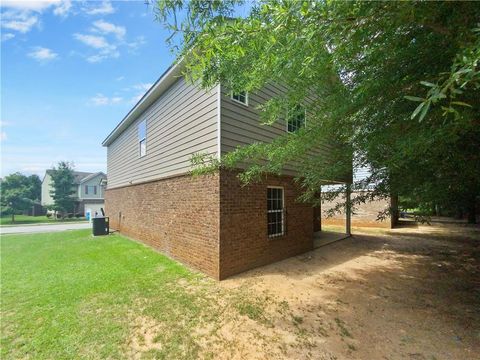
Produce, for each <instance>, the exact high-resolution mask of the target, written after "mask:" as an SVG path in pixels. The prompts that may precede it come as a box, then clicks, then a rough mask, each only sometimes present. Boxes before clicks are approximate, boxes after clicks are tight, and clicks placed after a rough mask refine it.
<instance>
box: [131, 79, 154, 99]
mask: <svg viewBox="0 0 480 360" xmlns="http://www.w3.org/2000/svg"><path fill="white" fill-rule="evenodd" d="M152 86H153V84H152V83H140V84H136V85H133V86H132V89H134V90H140V92H139V93H137V94H136V95H135V96H133V97H132V98H131V99H130V103H132V104H135V103H137V102H138V101H139V100H140V99H141V98H142V97H143V95H145V93H146V92H147V91H148V90H149V89H150V88H151V87H152Z"/></svg>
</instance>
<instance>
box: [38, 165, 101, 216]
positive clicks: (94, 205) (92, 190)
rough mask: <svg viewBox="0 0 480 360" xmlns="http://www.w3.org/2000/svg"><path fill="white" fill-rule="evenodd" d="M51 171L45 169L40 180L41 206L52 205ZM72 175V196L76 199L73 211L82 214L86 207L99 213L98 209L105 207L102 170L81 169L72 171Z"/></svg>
mask: <svg viewBox="0 0 480 360" xmlns="http://www.w3.org/2000/svg"><path fill="white" fill-rule="evenodd" d="M51 172H52V170H47V171H46V172H45V176H44V177H43V180H42V200H41V204H42V206H48V205H53V199H52V195H51V191H52V177H51ZM73 176H74V186H75V193H74V195H73V197H74V198H75V200H76V205H75V209H74V213H75V214H80V215H84V214H85V211H86V210H88V209H90V210H91V212H92V214H94V213H95V212H98V213H100V209H101V208H104V207H105V200H104V187H105V186H104V183H105V182H106V179H107V176H106V175H105V174H104V173H103V172H96V173H90V172H81V171H74V172H73Z"/></svg>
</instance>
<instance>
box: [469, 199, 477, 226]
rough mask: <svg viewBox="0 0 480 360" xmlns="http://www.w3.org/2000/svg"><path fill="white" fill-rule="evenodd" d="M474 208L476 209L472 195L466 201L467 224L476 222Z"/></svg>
mask: <svg viewBox="0 0 480 360" xmlns="http://www.w3.org/2000/svg"><path fill="white" fill-rule="evenodd" d="M475 210H476V206H475V197H474V198H472V199H471V200H470V201H469V202H468V209H467V212H468V217H467V221H468V223H469V224H476V223H477V214H476V211H475Z"/></svg>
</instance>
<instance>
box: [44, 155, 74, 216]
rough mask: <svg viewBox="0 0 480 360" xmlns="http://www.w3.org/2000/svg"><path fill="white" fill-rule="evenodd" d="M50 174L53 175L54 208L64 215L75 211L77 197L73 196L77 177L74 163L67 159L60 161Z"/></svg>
mask: <svg viewBox="0 0 480 360" xmlns="http://www.w3.org/2000/svg"><path fill="white" fill-rule="evenodd" d="M50 176H51V177H52V190H51V191H50V195H51V196H52V198H53V206H52V209H53V210H56V211H58V212H60V213H61V214H62V215H65V213H68V212H73V210H74V208H75V202H76V199H75V198H74V196H73V195H74V194H75V185H74V180H75V177H74V174H73V168H72V165H71V164H70V163H68V162H66V161H60V162H59V163H58V166H57V167H54V168H53V169H52V170H51V173H50Z"/></svg>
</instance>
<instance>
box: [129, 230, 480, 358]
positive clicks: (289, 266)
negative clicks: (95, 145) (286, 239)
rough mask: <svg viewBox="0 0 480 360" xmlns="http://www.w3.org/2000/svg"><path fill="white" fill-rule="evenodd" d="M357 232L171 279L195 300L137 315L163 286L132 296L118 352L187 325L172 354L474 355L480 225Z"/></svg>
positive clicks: (170, 336)
mask: <svg viewBox="0 0 480 360" xmlns="http://www.w3.org/2000/svg"><path fill="white" fill-rule="evenodd" d="M366 231H368V232H366V233H361V234H358V235H356V236H353V237H351V238H348V239H346V240H342V241H338V242H335V243H332V244H330V245H327V246H323V247H320V248H318V249H316V250H314V251H312V252H309V253H306V254H303V255H301V256H297V257H294V258H290V259H287V260H285V261H281V262H278V263H275V264H272V265H269V266H265V267H262V268H258V269H255V270H252V271H249V272H246V273H244V274H241V275H239V276H236V277H233V278H231V279H228V280H225V281H222V282H215V281H213V280H211V279H208V278H206V277H204V276H200V275H199V276H198V277H197V276H195V277H192V278H188V279H187V278H184V279H180V280H178V281H176V282H172V283H171V287H172V289H171V291H170V290H169V287H167V288H166V289H167V292H168V293H170V294H173V293H177V294H178V293H184V294H187V295H188V296H189V297H190V299H192V305H191V306H192V307H195V308H196V309H197V311H196V312H192V313H191V314H190V315H187V314H176V313H175V309H174V308H171V311H174V313H173V314H174V315H175V316H174V317H173V318H174V319H177V320H175V321H173V320H172V319H173V318H172V319H170V316H167V315H165V314H164V311H160V312H159V313H158V314H156V318H155V317H152V316H146V315H145V314H146V312H145V311H146V310H148V307H147V306H149V307H151V308H153V309H157V308H161V305H160V304H161V301H159V299H160V298H161V296H164V295H162V294H159V295H158V296H159V298H158V299H157V300H155V299H154V300H155V301H153V300H149V301H147V300H145V304H142V303H138V304H134V305H135V306H134V307H133V308H134V309H135V311H132V314H131V315H132V321H131V326H130V329H131V332H130V336H129V337H128V339H127V341H126V348H127V350H126V351H125V355H126V356H127V357H128V358H134V359H139V358H142V359H143V358H157V357H161V356H160V354H163V353H168V352H167V351H166V350H168V349H167V347H169V346H171V344H172V342H175V341H177V342H178V338H179V336H180V335H181V334H188V336H186V337H185V336H183V335H182V338H183V339H188V341H189V344H187V345H185V344H183V345H182V343H178V344H177V345H176V346H177V347H178V349H176V350H175V351H176V354H178V355H179V356H180V357H181V358H202V359H319V360H343V359H369V360H370V359H391V360H393V359H417V360H418V359H420V360H423V359H428V360H435V359H436V360H440V359H462V360H467V359H472V360H473V359H479V356H478V354H480V310H479V309H480V307H479V305H480V237H479V234H480V230H479V229H478V228H468V227H461V226H458V225H442V226H420V227H416V226H413V227H408V228H402V229H397V230H394V231H391V232H386V231H385V232H382V233H379V232H378V231H375V230H366ZM159 271H160V269H159ZM138 301H140V300H138ZM152 301H153V302H152ZM150 313H152V312H150ZM154 313H155V312H154ZM140 314H142V315H140ZM176 339H177V340H176ZM182 341H183V340H182ZM182 346H184V348H183V347H182ZM180 354H182V355H180ZM157 355H158V356H157Z"/></svg>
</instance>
